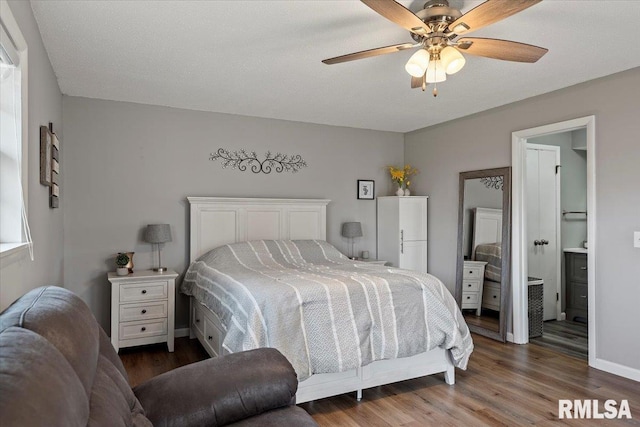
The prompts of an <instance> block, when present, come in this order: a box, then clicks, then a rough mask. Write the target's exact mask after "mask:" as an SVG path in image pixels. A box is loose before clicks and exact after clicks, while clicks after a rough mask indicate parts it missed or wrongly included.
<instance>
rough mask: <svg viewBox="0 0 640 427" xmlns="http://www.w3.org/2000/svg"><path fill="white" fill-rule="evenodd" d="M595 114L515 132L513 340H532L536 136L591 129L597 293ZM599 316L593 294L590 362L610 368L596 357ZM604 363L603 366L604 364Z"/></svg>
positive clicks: (591, 287) (592, 265)
mask: <svg viewBox="0 0 640 427" xmlns="http://www.w3.org/2000/svg"><path fill="white" fill-rule="evenodd" d="M595 120H596V119H595V116H586V117H580V118H577V119H573V120H567V121H564V122H560V123H553V124H549V125H544V126H539V127H535V128H531V129H525V130H521V131H517V132H513V133H512V137H511V156H512V157H511V163H512V167H513V169H512V176H513V187H512V188H513V190H512V191H513V194H512V203H513V207H512V209H513V211H512V212H513V217H512V233H511V244H512V252H511V253H512V270H511V271H512V297H513V342H514V343H516V344H526V343H528V342H529V325H528V319H527V310H528V301H527V298H526V297H525V296H526V295H527V293H526V286H527V251H526V242H527V240H526V239H527V236H526V228H527V227H526V224H527V212H526V197H525V195H526V173H525V172H526V169H525V168H526V144H527V140H528V139H530V138H534V137H540V136H544V135H551V134H555V133H560V132H569V131H573V130H577V129H583V128H584V129H586V130H587V212H589V215H588V217H587V236H588V240H589V249H588V261H587V262H588V267H587V268H588V281H589V284H588V292H589V295H595V288H596V262H595V261H596V248H597V242H596V237H597V236H596V215H597V212H596V167H595V166H596V165H595V154H596V150H595V143H596V136H595ZM596 319H597V307H596V301H595V298H589V365H590V366H592V367H595V368H598V369H603V370H606V371H608V372H612V373H615V372H614V371H613V370H609V369H608V368H611V366H612V365H614V364H611V363H610V362H605V361H601V360H598V359H596V340H597V335H596ZM601 367H602V368H601Z"/></svg>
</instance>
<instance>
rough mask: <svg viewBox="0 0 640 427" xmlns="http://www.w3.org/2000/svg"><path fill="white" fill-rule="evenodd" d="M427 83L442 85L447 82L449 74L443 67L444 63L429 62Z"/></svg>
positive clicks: (438, 61)
mask: <svg viewBox="0 0 640 427" xmlns="http://www.w3.org/2000/svg"><path fill="white" fill-rule="evenodd" d="M426 80H427V83H440V82H443V81H445V80H447V74H446V73H445V71H444V67H443V66H442V61H440V60H439V59H438V60H437V61H429V68H427V77H426Z"/></svg>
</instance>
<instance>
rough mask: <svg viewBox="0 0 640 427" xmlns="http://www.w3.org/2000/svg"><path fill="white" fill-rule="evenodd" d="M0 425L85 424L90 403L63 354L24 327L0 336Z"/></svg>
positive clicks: (2, 333) (13, 328)
mask: <svg viewBox="0 0 640 427" xmlns="http://www.w3.org/2000/svg"><path fill="white" fill-rule="evenodd" d="M0 356H1V357H2V363H0V396H1V397H2V398H1V399H0V425H2V426H84V425H86V423H87V419H88V417H89V399H88V398H87V394H86V393H85V391H84V387H83V386H82V384H81V382H80V380H79V379H78V376H77V375H76V372H75V371H74V370H73V368H72V367H71V365H70V364H69V362H68V361H67V359H66V358H65V356H63V355H62V354H61V353H60V352H59V351H58V349H57V348H56V347H54V346H53V345H51V343H49V342H48V341H47V340H46V339H44V338H43V337H41V336H40V335H38V334H36V333H35V332H32V331H30V330H27V329H22V328H18V327H8V328H5V329H4V330H3V331H2V332H0Z"/></svg>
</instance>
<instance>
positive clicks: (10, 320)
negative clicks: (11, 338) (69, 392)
mask: <svg viewBox="0 0 640 427" xmlns="http://www.w3.org/2000/svg"><path fill="white" fill-rule="evenodd" d="M11 326H18V327H22V328H25V329H30V330H32V331H33V332H35V333H37V334H38V335H41V336H42V337H43V338H45V339H46V340H47V341H49V343H51V344H52V345H54V346H55V347H56V348H57V349H58V351H60V353H62V354H63V355H64V357H65V358H66V359H67V361H68V362H69V364H70V365H71V367H72V368H73V370H74V371H75V372H76V374H77V375H78V378H79V379H80V382H81V383H82V386H83V387H84V390H85V392H86V394H87V396H88V395H89V393H90V390H91V385H92V384H93V376H94V374H95V370H96V364H97V363H98V349H99V333H98V330H99V328H100V326H98V323H97V322H96V320H95V318H94V317H93V314H92V313H91V310H89V307H87V305H86V304H85V303H84V301H82V300H81V299H80V298H79V297H78V296H76V295H75V294H74V293H72V292H71V291H68V290H66V289H63V288H59V287H57V286H47V287H43V288H38V289H34V290H32V291H30V292H28V293H27V294H25V295H24V296H23V297H21V298H20V299H19V300H18V301H16V302H15V303H14V304H13V305H11V306H10V307H9V308H7V309H6V310H5V311H4V312H3V313H2V325H1V326H0V328H1V329H5V328H7V327H11Z"/></svg>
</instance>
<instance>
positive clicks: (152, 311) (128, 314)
mask: <svg viewBox="0 0 640 427" xmlns="http://www.w3.org/2000/svg"><path fill="white" fill-rule="evenodd" d="M159 317H167V301H156V302H142V303H136V304H120V321H121V322H130V321H133V320H145V319H157V318H159Z"/></svg>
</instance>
